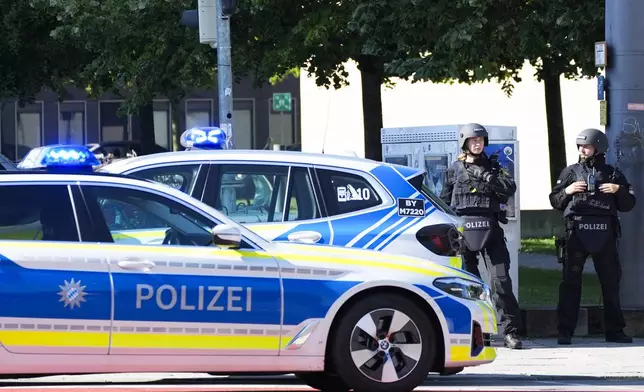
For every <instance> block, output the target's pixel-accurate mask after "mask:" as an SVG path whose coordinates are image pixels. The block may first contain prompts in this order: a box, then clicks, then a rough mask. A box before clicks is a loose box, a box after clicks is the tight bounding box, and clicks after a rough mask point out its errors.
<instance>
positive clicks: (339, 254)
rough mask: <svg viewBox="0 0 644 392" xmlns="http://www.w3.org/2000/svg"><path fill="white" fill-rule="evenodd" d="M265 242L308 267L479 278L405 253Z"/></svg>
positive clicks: (277, 253)
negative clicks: (396, 253)
mask: <svg viewBox="0 0 644 392" xmlns="http://www.w3.org/2000/svg"><path fill="white" fill-rule="evenodd" d="M267 245H268V246H267V248H268V249H270V250H271V253H272V254H273V255H274V256H275V257H279V258H282V259H285V260H287V261H289V262H292V263H293V264H295V265H297V266H306V267H311V268H314V267H317V268H320V267H324V268H334V267H335V268H341V269H343V270H352V271H356V272H360V271H368V272H369V273H375V272H376V270H381V273H382V274H381V276H382V277H387V276H391V272H392V270H394V271H397V272H408V273H412V274H422V275H427V276H434V277H438V276H452V277H460V278H464V279H469V280H475V281H478V280H480V279H479V278H478V277H476V276H474V275H471V274H469V273H467V272H465V271H463V270H460V269H456V268H452V267H449V266H444V265H440V264H437V263H434V262H432V261H430V260H426V259H421V258H417V257H412V256H406V255H394V254H390V253H385V252H379V251H372V250H364V249H355V248H348V247H341V246H329V245H307V244H295V243H292V242H271V243H269V244H267ZM268 249H267V250H268ZM388 274H389V275H388Z"/></svg>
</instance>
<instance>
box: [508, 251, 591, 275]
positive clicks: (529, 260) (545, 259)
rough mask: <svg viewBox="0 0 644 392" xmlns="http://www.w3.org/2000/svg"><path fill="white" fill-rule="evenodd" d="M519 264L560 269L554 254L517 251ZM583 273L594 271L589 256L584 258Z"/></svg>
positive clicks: (521, 265)
mask: <svg viewBox="0 0 644 392" xmlns="http://www.w3.org/2000/svg"><path fill="white" fill-rule="evenodd" d="M519 266H520V267H530V268H538V269H548V270H559V271H561V264H559V263H557V258H556V257H555V256H551V255H545V254H539V253H522V252H519ZM584 273H586V274H594V273H595V265H594V264H593V260H592V259H591V258H590V257H589V258H588V259H587V260H586V264H584Z"/></svg>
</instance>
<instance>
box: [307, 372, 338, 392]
mask: <svg viewBox="0 0 644 392" xmlns="http://www.w3.org/2000/svg"><path fill="white" fill-rule="evenodd" d="M295 376H296V377H297V378H299V379H300V380H302V382H303V383H305V384H306V385H308V386H310V387H311V388H315V389H318V390H320V391H322V392H324V391H329V392H348V391H349V390H350V389H349V387H348V386H347V384H346V383H345V382H344V381H342V379H341V378H340V377H338V376H336V375H334V374H331V373H327V372H309V373H295Z"/></svg>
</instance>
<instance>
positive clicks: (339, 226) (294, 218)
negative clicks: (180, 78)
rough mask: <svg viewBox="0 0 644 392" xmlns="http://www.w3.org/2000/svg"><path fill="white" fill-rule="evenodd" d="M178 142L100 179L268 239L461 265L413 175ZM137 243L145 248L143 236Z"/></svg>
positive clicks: (455, 229) (208, 137)
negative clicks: (198, 209)
mask: <svg viewBox="0 0 644 392" xmlns="http://www.w3.org/2000/svg"><path fill="white" fill-rule="evenodd" d="M181 143H182V145H183V146H184V147H187V148H190V150H188V151H175V152H168V153H159V154H152V155H146V156H141V157H135V158H129V159H124V160H121V161H118V162H115V163H112V164H108V165H106V166H103V167H102V168H101V169H99V171H102V172H108V173H118V174H125V175H129V176H134V177H138V178H143V179H150V180H154V181H157V182H161V183H164V184H166V185H169V186H171V187H174V188H176V189H179V190H181V191H183V192H185V193H187V194H189V195H191V196H193V197H194V198H196V199H198V200H201V201H203V202H204V203H206V204H208V205H210V206H212V207H214V208H216V209H217V210H219V211H220V212H222V213H224V214H225V215H227V216H228V217H230V218H231V219H233V220H235V221H236V222H238V223H241V224H243V225H246V226H247V227H249V228H250V229H252V230H253V231H255V232H256V233H258V234H260V235H261V236H263V237H264V238H266V239H268V240H273V241H290V242H300V243H312V244H326V245H336V246H344V247H350V248H358V249H370V250H377V251H382V252H385V253H388V254H394V255H410V256H415V257H420V258H423V259H426V260H431V261H433V262H436V263H439V264H442V265H449V266H452V267H457V268H461V266H462V261H461V257H460V249H461V244H462V240H461V235H460V231H461V230H462V226H461V222H460V218H458V217H457V216H456V214H455V213H454V212H453V211H452V210H451V209H450V207H449V206H447V205H446V204H445V203H444V202H442V201H441V200H440V199H439V198H438V197H437V196H436V195H434V194H433V193H432V192H431V191H430V190H429V189H427V188H426V187H425V186H424V178H425V176H426V175H427V173H426V172H425V171H424V170H422V169H415V168H410V167H406V166H401V165H392V164H389V163H384V162H377V161H373V160H368V159H361V158H358V157H349V156H335V155H328V154H311V153H304V152H294V151H269V150H226V149H222V144H223V143H225V134H224V133H223V132H222V131H221V130H220V129H219V128H206V129H196V128H193V129H190V130H188V131H186V132H184V134H183V135H182V138H181ZM138 239H139V240H140V241H143V242H145V241H147V239H146V238H145V235H144V234H141V236H140V237H139V238H138Z"/></svg>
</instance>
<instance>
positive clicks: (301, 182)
mask: <svg viewBox="0 0 644 392" xmlns="http://www.w3.org/2000/svg"><path fill="white" fill-rule="evenodd" d="M289 184H290V185H289V188H290V189H289V198H288V202H287V206H286V209H287V211H288V213H287V214H286V220H287V221H298V220H306V219H317V218H320V217H321V214H320V209H319V206H318V203H317V200H316V199H315V193H314V191H313V183H312V181H311V176H310V173H309V170H308V169H307V168H303V167H294V168H293V169H292V170H291V179H290V181H289Z"/></svg>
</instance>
